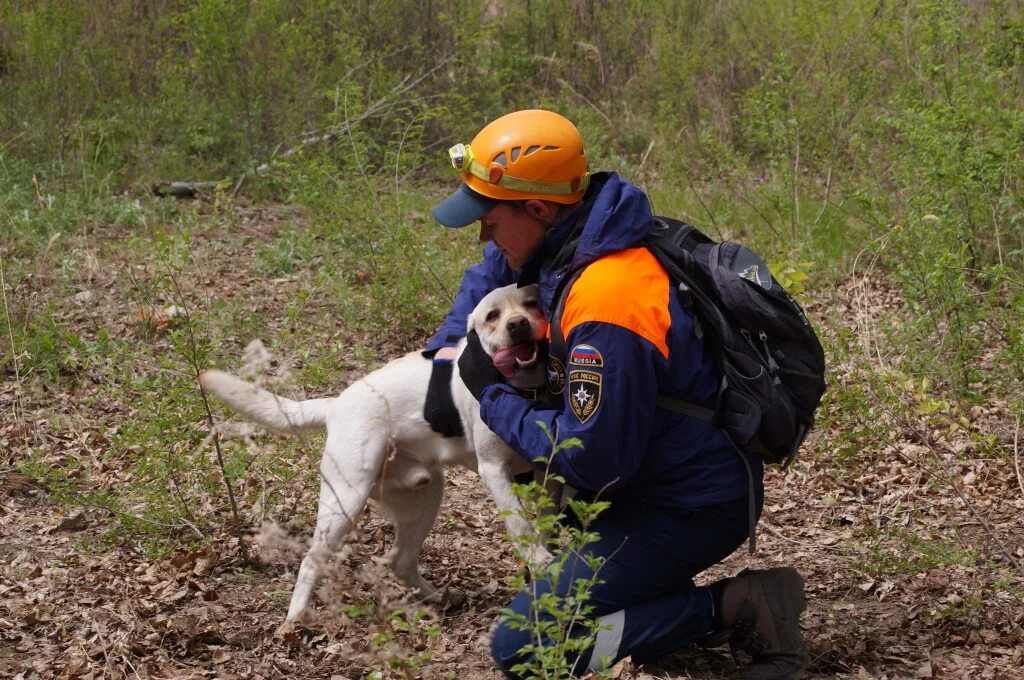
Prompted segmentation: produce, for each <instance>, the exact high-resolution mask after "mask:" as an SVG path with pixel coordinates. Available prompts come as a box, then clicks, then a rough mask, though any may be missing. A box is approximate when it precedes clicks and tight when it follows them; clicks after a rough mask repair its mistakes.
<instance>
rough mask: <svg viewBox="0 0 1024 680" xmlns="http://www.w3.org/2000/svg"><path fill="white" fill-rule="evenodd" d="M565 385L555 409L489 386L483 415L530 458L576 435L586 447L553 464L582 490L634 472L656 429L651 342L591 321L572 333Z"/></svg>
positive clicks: (612, 484) (657, 357) (655, 355)
mask: <svg viewBox="0 0 1024 680" xmlns="http://www.w3.org/2000/svg"><path fill="white" fill-rule="evenodd" d="M566 347H567V348H568V351H569V356H568V357H566V362H565V370H566V378H565V388H564V390H563V393H562V402H561V404H560V405H559V406H558V407H557V408H551V407H545V406H543V405H540V404H538V403H535V402H531V401H527V400H526V399H523V398H522V397H520V396H519V395H518V394H516V393H515V391H514V390H513V389H512V388H510V387H508V386H505V385H492V386H490V387H488V388H487V389H486V390H485V391H484V393H483V395H482V399H481V403H480V407H481V409H480V415H481V417H482V418H483V421H484V422H485V423H486V424H487V426H488V427H489V428H490V429H491V430H493V431H494V433H495V434H497V435H498V436H499V437H500V438H501V439H502V440H504V441H505V442H506V443H508V444H509V446H511V447H512V448H513V449H514V450H516V451H517V452H518V453H519V454H520V455H521V456H523V457H524V458H525V459H526V460H527V461H529V462H531V463H537V459H538V458H540V457H550V456H551V451H552V443H551V441H550V440H549V439H548V436H547V435H546V434H545V433H544V431H543V430H542V429H541V428H540V427H539V426H538V424H537V421H541V422H543V423H544V424H545V425H546V426H547V428H548V430H549V431H550V432H551V433H552V434H553V435H554V436H555V439H556V441H565V440H567V439H570V438H573V437H576V438H578V439H579V440H580V441H581V442H582V447H577V448H568V449H564V450H562V451H559V452H558V453H557V454H556V455H555V456H554V457H553V458H552V461H551V469H552V471H553V472H555V473H556V474H559V475H561V476H562V477H564V478H565V481H566V482H567V483H568V484H570V485H571V486H574V487H576V488H580V489H587V490H591V491H604V490H613V489H615V488H617V487H619V486H621V485H622V484H623V483H625V482H627V481H628V480H629V479H630V478H632V477H633V475H634V474H635V473H636V470H637V468H638V466H639V465H640V462H641V461H642V459H643V456H644V455H645V453H646V451H647V449H648V447H649V443H650V440H651V438H652V432H653V429H654V418H655V400H656V399H657V395H658V384H657V377H656V375H657V370H656V367H657V362H659V361H665V359H664V358H663V357H662V355H661V352H659V350H658V349H657V348H656V347H654V345H653V344H651V342H649V341H648V340H646V339H645V338H643V337H641V336H640V335H637V334H636V333H634V332H633V331H631V330H629V329H627V328H625V327H623V326H619V325H616V324H612V323H605V322H596V321H588V322H584V323H581V324H579V325H578V326H576V327H575V328H574V329H573V330H572V332H571V333H570V335H569V337H568V338H566Z"/></svg>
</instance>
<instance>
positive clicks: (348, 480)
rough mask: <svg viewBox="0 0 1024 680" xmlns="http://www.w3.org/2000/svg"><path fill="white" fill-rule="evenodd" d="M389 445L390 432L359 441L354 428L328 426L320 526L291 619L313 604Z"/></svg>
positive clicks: (322, 467)
mask: <svg viewBox="0 0 1024 680" xmlns="http://www.w3.org/2000/svg"><path fill="white" fill-rule="evenodd" d="M387 446H388V440H387V435H386V434H385V433H384V432H373V431H370V432H364V433H362V437H360V438H358V439H357V437H356V436H355V435H354V433H352V432H338V431H337V430H334V431H332V428H330V427H328V432H327V444H326V446H325V447H324V458H323V460H322V461H321V463H320V479H321V481H320V505H319V508H318V509H317V515H316V530H315V531H314V532H313V540H312V542H311V544H310V547H309V552H308V553H306V556H305V557H304V558H303V559H302V566H300V567H299V574H298V577H297V578H296V579H295V591H294V592H293V593H292V600H291V603H290V604H289V605H288V616H287V617H286V619H285V620H287V621H291V620H294V619H295V618H297V617H298V616H299V615H300V614H301V613H302V612H303V611H305V609H306V607H308V606H309V601H310V599H311V598H312V596H313V590H314V588H316V584H317V582H318V581H319V580H320V574H321V572H322V570H323V568H324V566H325V565H326V564H327V562H328V561H329V560H330V558H331V557H332V556H333V555H334V553H335V552H336V551H337V549H338V547H339V545H340V543H341V541H342V539H343V538H344V537H345V535H346V534H348V532H349V531H351V530H352V527H353V525H354V524H355V522H356V520H357V519H358V518H359V515H360V514H361V513H362V511H363V508H364V507H365V506H366V501H367V498H368V497H369V494H370V490H371V489H372V488H373V485H374V483H375V482H376V479H377V475H378V474H379V472H380V467H381V464H382V463H383V460H384V456H385V453H386V451H387ZM353 453H355V454H357V455H353Z"/></svg>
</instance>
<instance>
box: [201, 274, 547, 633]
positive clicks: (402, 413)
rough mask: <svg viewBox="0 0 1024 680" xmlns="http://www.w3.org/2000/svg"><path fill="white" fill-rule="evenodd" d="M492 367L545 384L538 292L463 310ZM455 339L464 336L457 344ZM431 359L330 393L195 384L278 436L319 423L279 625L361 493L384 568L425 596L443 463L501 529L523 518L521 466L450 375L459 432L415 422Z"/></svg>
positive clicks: (428, 595) (391, 367) (213, 375)
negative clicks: (308, 539) (307, 503)
mask: <svg viewBox="0 0 1024 680" xmlns="http://www.w3.org/2000/svg"><path fill="white" fill-rule="evenodd" d="M468 327H469V330H475V331H476V332H477V334H478V335H479V336H480V342H481V344H482V345H483V347H484V349H485V350H486V351H487V353H488V354H489V355H491V357H492V358H493V359H494V363H495V366H496V367H497V368H499V369H500V370H501V372H502V373H503V374H504V375H506V376H508V382H509V384H511V385H513V386H515V387H517V388H520V389H538V388H542V387H543V386H546V384H547V375H546V362H545V361H543V360H542V357H540V356H539V353H538V349H539V345H538V342H539V341H540V340H542V339H543V338H544V337H545V336H546V334H547V322H546V321H545V319H544V316H543V314H542V313H541V312H540V310H539V309H538V307H537V288H536V286H527V287H524V288H517V287H516V286H514V285H512V286H508V287H505V288H499V289H498V290H495V291H493V292H491V293H490V294H488V295H487V296H486V297H484V299H483V300H481V301H480V304H479V305H477V307H476V309H474V310H473V313H472V314H471V315H470V317H469V322H468ZM464 346H465V341H463V343H462V345H460V347H459V351H460V352H461V351H462V348H463V347H464ZM430 372H431V362H430V361H429V360H427V359H424V358H423V356H422V355H420V353H419V352H414V353H412V354H408V355H406V356H404V357H402V358H400V359H396V360H394V361H392V362H391V363H389V364H387V365H385V366H384V367H382V368H379V369H377V370H376V371H373V372H372V373H370V374H369V375H367V376H366V377H364V378H362V379H360V380H359V381H357V382H355V383H353V384H352V385H350V386H349V387H348V388H347V389H345V391H343V392H342V393H341V394H340V395H339V396H337V397H333V398H326V399H308V400H305V401H292V400H290V399H284V398H282V397H278V396H275V395H273V394H271V393H270V392H267V391H266V390H263V389H261V388H259V387H257V386H255V385H253V384H251V383H248V382H246V381H244V380H241V379H240V378H236V377H234V376H232V375H229V374H227V373H224V372H222V371H214V370H211V371H205V372H204V373H203V374H202V375H200V377H199V382H200V384H201V385H202V386H203V389H205V390H206V391H208V392H212V393H213V394H215V395H217V396H218V397H220V398H221V399H222V400H224V401H225V402H227V403H228V404H229V405H231V406H232V407H233V408H234V409H235V410H237V411H238V412H239V413H241V414H242V415H244V416H246V417H247V418H249V419H251V420H253V421H256V422H257V423H260V424H261V425H263V426H265V427H267V428H268V429H271V430H274V431H277V432H285V433H287V432H295V431H298V430H303V429H308V428H323V427H326V428H327V442H326V444H325V446H324V455H323V460H322V461H321V463H320V477H321V484H320V506H319V509H318V511H317V520H316V530H315V531H314V533H313V540H312V544H311V546H310V548H309V552H308V553H307V554H306V557H305V558H304V559H303V560H302V566H301V567H300V568H299V574H298V578H297V579H296V583H295V591H294V593H293V594H292V600H291V604H290V605H289V606H288V616H287V619H286V620H288V621H291V620H293V619H295V618H296V617H297V616H299V614H301V613H302V612H303V611H305V609H306V607H307V606H308V605H309V601H310V598H311V596H312V594H313V589H314V588H315V587H316V583H317V581H318V579H319V577H320V574H321V570H322V569H323V567H324V566H325V564H326V563H327V561H328V559H329V558H330V557H331V555H332V554H333V553H334V552H335V550H337V549H338V548H339V547H340V544H341V541H342V539H343V538H344V537H345V535H346V534H347V533H348V532H349V531H350V530H351V529H352V526H353V524H354V521H355V519H356V518H357V517H359V515H360V514H361V513H362V511H363V507H364V506H365V505H366V502H367V499H368V498H372V499H374V500H376V501H378V502H379V504H380V505H381V506H382V509H383V510H385V511H386V512H387V514H389V515H390V516H391V517H392V518H393V520H394V523H395V529H396V537H395V545H394V547H393V548H392V549H391V551H390V552H389V553H388V557H387V560H388V563H389V564H390V566H391V569H392V571H393V572H394V573H395V576H397V577H398V579H399V580H400V581H401V582H402V583H404V584H405V585H407V586H409V587H411V588H413V589H415V590H416V591H418V593H419V595H420V596H421V597H423V598H425V599H428V600H434V601H436V600H438V599H440V594H439V593H438V592H437V589H436V588H434V586H432V585H431V584H430V583H428V582H427V581H426V580H424V578H423V577H422V576H421V575H420V573H419V568H418V564H419V555H420V550H421V549H422V547H423V541H424V539H426V536H427V533H428V532H429V531H430V528H431V527H432V526H433V524H434V520H435V518H436V517H437V513H438V510H439V508H440V504H441V496H442V493H443V489H444V475H443V468H444V467H445V466H447V465H462V466H464V467H467V468H469V469H471V470H476V471H477V472H478V473H479V474H480V476H481V477H482V478H483V480H484V482H485V483H486V485H487V487H488V489H489V490H490V492H491V495H492V496H493V497H494V501H495V503H496V504H497V506H498V508H499V509H500V510H503V511H507V512H506V514H505V521H506V526H507V528H508V531H509V533H510V534H512V535H524V534H526V533H527V532H528V531H529V530H530V527H529V523H528V522H527V521H526V520H525V519H524V518H522V517H521V516H520V515H519V513H517V512H516V511H517V510H518V509H519V502H518V500H517V499H516V498H515V496H514V495H513V493H512V476H513V475H514V474H518V473H520V472H527V471H530V470H531V469H532V468H531V467H530V465H529V464H528V463H526V462H525V461H524V460H523V459H522V458H520V457H519V456H518V455H517V454H516V453H515V452H514V451H512V449H510V448H509V447H508V446H507V445H506V444H505V443H504V442H503V441H501V440H500V439H498V437H497V436H496V435H495V434H494V433H493V432H491V431H490V430H489V429H487V426H486V425H484V424H483V421H481V420H480V405H479V404H478V403H477V401H476V400H475V399H474V398H473V396H472V395H471V394H470V393H469V390H468V389H466V386H465V385H464V384H463V382H462V380H461V379H460V378H459V374H458V371H453V373H454V375H453V379H452V397H453V399H454V402H455V405H456V407H457V408H458V411H459V416H460V417H461V419H462V424H463V429H464V430H465V433H466V435H465V437H464V438H460V437H456V438H444V437H441V436H440V435H439V434H437V433H436V432H434V431H433V430H431V429H430V425H428V424H427V422H426V421H425V420H424V419H423V405H424V400H425V398H426V394H427V383H428V381H429V380H430ZM549 558H550V555H549V554H548V553H547V552H546V551H545V550H544V548H542V547H539V546H538V547H537V548H535V549H534V551H533V553H531V554H529V555H527V561H528V562H529V563H530V564H533V565H539V564H543V563H544V562H546V561H547V559H549Z"/></svg>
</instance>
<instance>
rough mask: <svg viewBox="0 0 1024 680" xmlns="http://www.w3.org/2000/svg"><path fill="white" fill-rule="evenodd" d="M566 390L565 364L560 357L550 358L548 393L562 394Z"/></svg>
mask: <svg viewBox="0 0 1024 680" xmlns="http://www.w3.org/2000/svg"><path fill="white" fill-rule="evenodd" d="M564 389H565V364H563V363H562V360H561V359H559V358H558V357H552V356H549V357H548V392H550V393H551V394H561V393H562V391H563V390H564Z"/></svg>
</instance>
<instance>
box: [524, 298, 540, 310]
mask: <svg viewBox="0 0 1024 680" xmlns="http://www.w3.org/2000/svg"><path fill="white" fill-rule="evenodd" d="M523 307H526V308H527V309H536V308H537V301H536V300H523Z"/></svg>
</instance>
